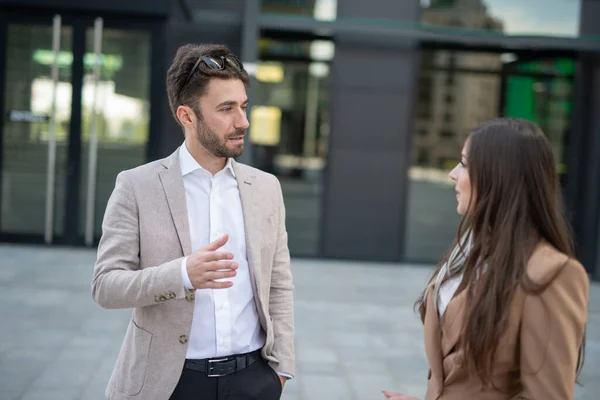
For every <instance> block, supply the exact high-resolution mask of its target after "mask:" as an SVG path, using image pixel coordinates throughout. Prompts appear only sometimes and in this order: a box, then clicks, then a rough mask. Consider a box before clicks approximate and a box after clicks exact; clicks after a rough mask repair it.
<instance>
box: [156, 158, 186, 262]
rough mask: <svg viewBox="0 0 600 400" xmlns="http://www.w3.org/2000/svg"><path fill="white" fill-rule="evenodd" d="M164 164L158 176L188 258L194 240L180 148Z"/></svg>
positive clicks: (184, 252)
mask: <svg viewBox="0 0 600 400" xmlns="http://www.w3.org/2000/svg"><path fill="white" fill-rule="evenodd" d="M162 164H163V165H164V166H165V169H164V170H162V171H160V172H159V173H158V176H159V177H160V181H161V183H162V186H163V190H164V191H165V196H166V198H167V204H168V205H169V210H170V211H171V217H172V218H173V222H174V224H175V229H176V230H177V235H178V236H179V242H180V243H181V249H182V251H183V255H184V256H188V255H190V254H191V253H192V240H191V238H190V227H189V221H188V212H187V205H186V200H185V188H184V186H183V176H181V167H180V164H179V148H177V150H175V152H174V153H173V154H171V155H170V156H169V157H167V158H165V159H164V160H163V163H162Z"/></svg>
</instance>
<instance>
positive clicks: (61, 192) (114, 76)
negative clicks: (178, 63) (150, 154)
mask: <svg viewBox="0 0 600 400" xmlns="http://www.w3.org/2000/svg"><path fill="white" fill-rule="evenodd" d="M50 21H51V20H50ZM82 28H83V29H75V28H74V27H73V26H72V25H68V24H63V26H62V28H61V41H60V50H59V52H58V55H57V58H56V64H57V67H58V72H59V73H58V81H57V83H56V86H55V85H54V83H53V80H52V74H51V71H52V66H53V64H54V61H55V56H54V51H53V50H52V49H53V44H52V38H53V31H52V26H51V25H50V23H47V24H28V23H11V24H8V26H7V40H6V55H7V57H6V59H5V60H6V62H5V65H4V66H3V67H4V71H5V75H4V85H5V92H4V107H3V108H4V110H2V111H3V119H2V121H3V123H2V131H1V135H0V138H1V140H2V179H1V184H2V188H1V191H0V193H1V199H0V200H1V201H0V234H4V235H8V236H14V235H20V236H23V235H27V236H28V237H32V238H33V237H41V236H42V235H44V236H45V234H46V231H45V228H46V216H47V213H46V204H49V203H48V201H49V199H50V201H52V202H53V207H52V208H51V210H53V211H52V226H53V232H52V237H53V238H52V240H56V241H62V240H66V239H65V237H66V236H67V235H68V236H69V237H76V238H78V239H77V240H83V237H84V233H85V227H86V224H87V219H86V211H87V205H88V198H89V193H93V194H92V196H93V197H92V200H90V201H91V202H92V203H93V205H92V209H93V211H92V212H93V214H94V218H93V234H94V236H95V237H96V238H99V236H100V234H101V223H102V217H103V215H104V210H105V208H106V203H107V201H108V198H109V196H110V194H111V192H112V190H113V188H114V182H115V178H116V176H117V174H118V173H119V172H120V171H122V170H125V169H129V168H133V167H135V166H137V165H140V164H143V163H144V162H145V161H146V159H147V143H148V140H149V131H150V68H151V62H150V50H151V49H150V47H151V46H150V36H151V35H150V33H149V32H148V31H134V30H126V29H114V28H106V29H104V30H103V31H102V38H101V42H102V51H101V53H100V72H99V80H98V82H97V83H96V82H95V80H94V76H93V75H94V74H93V68H94V66H95V65H96V54H95V52H94V28H93V27H91V26H89V27H87V28H85V27H82ZM84 35H85V48H84V49H81V51H80V52H79V53H77V52H76V51H75V50H74V47H73V46H74V43H76V42H77V38H81V37H82V36H84ZM79 42H81V41H79ZM78 54H79V55H78ZM76 70H78V71H79V74H76V73H75V72H74V71H76ZM78 89H81V93H75V91H76V90H78ZM54 94H55V96H56V104H55V107H54V108H53V103H52V98H53V95H54ZM53 113H54V115H55V120H56V129H55V130H56V133H55V138H56V145H55V147H56V161H55V174H54V178H53V182H54V185H53V186H51V187H47V182H52V178H49V176H48V159H49V154H50V151H49V149H51V144H50V143H51V141H50V140H49V137H50V124H51V122H50V121H51V116H52V115H53ZM74 116H79V117H78V118H80V119H76V118H75V117H74ZM79 122H80V124H79ZM92 126H95V128H96V135H97V141H98V146H97V148H98V150H97V158H96V161H95V162H96V164H95V166H96V174H95V175H94V176H93V180H90V177H89V176H88V170H89V157H90V152H89V142H90V136H91V132H92V129H93V128H92ZM74 150H76V151H74ZM49 179H50V180H49ZM89 187H93V192H89V191H88V190H89ZM74 207H77V208H78V210H77V212H72V209H73V208H74ZM48 215H50V214H48ZM69 219H71V221H74V222H70V223H69V222H68V221H69ZM73 225H75V226H77V228H75V227H73V228H72V229H69V228H68V227H69V226H73ZM74 231H77V232H74ZM32 240H33V239H32Z"/></svg>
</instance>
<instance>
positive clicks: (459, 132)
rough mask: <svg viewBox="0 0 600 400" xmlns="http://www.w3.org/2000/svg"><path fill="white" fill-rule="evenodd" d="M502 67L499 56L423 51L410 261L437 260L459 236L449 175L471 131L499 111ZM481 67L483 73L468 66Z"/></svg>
mask: <svg viewBox="0 0 600 400" xmlns="http://www.w3.org/2000/svg"><path fill="white" fill-rule="evenodd" d="M501 65H502V62H501V55H500V54H488V53H467V52H452V51H425V52H423V57H422V60H421V67H420V74H419V85H418V88H419V91H418V94H417V96H418V98H417V107H416V118H415V134H414V135H413V145H412V150H411V167H410V169H409V198H408V213H407V235H406V238H407V239H406V240H407V243H406V257H407V259H410V260H419V261H424V262H437V261H438V260H439V259H440V258H441V256H442V255H443V254H444V252H445V251H446V249H447V248H448V247H449V246H450V244H451V241H452V239H453V238H454V236H455V234H456V229H457V227H458V223H459V222H460V217H459V216H458V215H457V213H456V197H455V195H454V193H455V192H454V182H452V180H450V178H449V177H448V173H449V172H450V170H451V169H452V168H454V166H455V165H456V163H458V162H459V160H460V154H461V150H462V147H463V144H464V140H465V137H466V134H467V133H468V132H469V130H470V129H472V128H473V127H475V126H476V125H478V124H479V123H481V122H483V121H485V120H487V119H490V118H493V117H495V116H497V115H498V110H499V99H500V92H501V79H500V71H501ZM477 66H480V68H481V67H483V68H484V70H483V71H485V72H478V70H477V69H475V68H469V67H477ZM467 71H469V72H467ZM490 71H496V72H495V73H494V72H490Z"/></svg>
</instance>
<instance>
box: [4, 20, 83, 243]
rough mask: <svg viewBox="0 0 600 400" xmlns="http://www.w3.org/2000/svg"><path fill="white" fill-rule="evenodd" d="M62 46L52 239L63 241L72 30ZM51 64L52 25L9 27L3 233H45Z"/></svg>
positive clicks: (64, 33)
mask: <svg viewBox="0 0 600 400" xmlns="http://www.w3.org/2000/svg"><path fill="white" fill-rule="evenodd" d="M60 44H61V46H60V47H61V51H60V56H59V81H58V84H57V88H56V90H57V92H56V178H55V193H54V195H55V202H54V234H55V235H56V236H61V235H62V234H63V231H64V204H65V203H64V202H65V194H66V193H65V192H66V158H67V144H68V136H69V123H70V121H71V63H70V62H68V61H69V60H72V54H71V52H70V49H71V45H72V30H71V28H70V27H63V28H62V30H61V41H60ZM48 54H50V56H51V58H50V59H48V57H47V55H48ZM53 60H54V52H53V51H52V27H51V26H42V25H19V24H10V25H8V27H7V31H6V69H5V74H6V75H5V82H4V84H5V86H4V87H5V92H4V104H5V106H4V110H2V112H3V114H4V126H3V127H2V136H1V137H2V141H3V142H2V144H3V146H2V151H3V155H2V160H3V165H2V190H1V193H2V198H1V203H0V209H1V212H2V214H1V216H0V224H1V225H0V227H1V230H2V232H3V233H9V234H13V233H14V234H32V235H43V233H44V221H45V204H46V180H47V162H48V137H49V120H50V114H51V106H52V91H53V87H54V84H53V82H52V78H51V70H52V62H53ZM65 60H66V62H65ZM48 61H50V62H48ZM27 116H29V117H27ZM31 117H33V118H31Z"/></svg>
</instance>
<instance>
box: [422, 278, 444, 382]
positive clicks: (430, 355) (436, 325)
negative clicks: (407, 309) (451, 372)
mask: <svg viewBox="0 0 600 400" xmlns="http://www.w3.org/2000/svg"><path fill="white" fill-rule="evenodd" d="M423 325H424V335H425V353H426V354H427V361H428V362H429V368H431V379H433V380H434V382H435V385H436V386H437V388H436V392H438V391H439V390H440V389H441V388H442V384H443V382H444V368H443V365H442V359H443V358H442V349H441V342H442V330H441V328H440V321H439V318H438V312H437V307H436V306H435V304H433V288H432V287H429V289H428V290H427V308H426V312H425V321H424V323H423Z"/></svg>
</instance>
